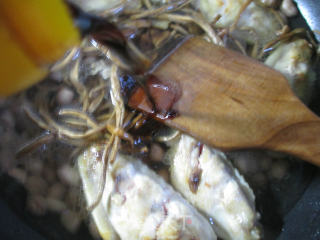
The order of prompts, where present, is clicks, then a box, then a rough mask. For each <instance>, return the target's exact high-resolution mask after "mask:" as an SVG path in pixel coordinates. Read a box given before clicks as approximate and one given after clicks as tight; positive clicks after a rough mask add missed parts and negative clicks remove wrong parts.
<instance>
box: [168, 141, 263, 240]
mask: <svg viewBox="0 0 320 240" xmlns="http://www.w3.org/2000/svg"><path fill="white" fill-rule="evenodd" d="M171 182H172V184H173V186H174V187H175V188H176V189H177V190H178V191H179V192H181V193H182V195H183V196H184V197H185V198H186V199H187V200H188V201H189V202H190V203H191V204H193V205H194V206H195V207H197V208H198V209H199V210H200V211H201V212H203V213H204V214H205V215H206V216H207V217H208V218H210V220H211V223H212V225H213V228H214V230H215V232H216V233H217V235H218V236H219V237H221V238H223V239H233V240H253V239H260V232H259V229H258V227H257V222H258V218H259V215H258V213H256V211H255V197H254V194H253V192H252V190H251V189H250V187H249V185H248V184H247V183H246V181H245V180H244V179H243V177H242V176H241V175H240V174H239V173H238V171H237V170H235V169H234V168H233V167H232V166H231V164H230V163H229V162H228V160H227V159H226V158H225V156H224V154H223V153H221V152H218V151H216V150H213V149H210V148H209V147H207V146H205V145H203V144H199V143H198V142H197V141H196V140H195V139H193V138H191V137H189V136H187V135H182V136H181V139H180V141H179V143H178V144H177V146H176V150H175V152H174V157H173V160H172V165H171Z"/></svg>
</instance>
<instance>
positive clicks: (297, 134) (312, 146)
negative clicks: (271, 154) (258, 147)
mask: <svg viewBox="0 0 320 240" xmlns="http://www.w3.org/2000/svg"><path fill="white" fill-rule="evenodd" d="M264 146H265V147H267V148H268V149H271V150H276V151H281V152H286V153H289V154H292V155H296V156H298V157H300V158H302V159H304V160H306V161H308V162H310V163H313V164H315V165H317V166H320V121H319V119H317V118H315V120H314V121H306V122H301V123H296V124H293V125H291V126H288V127H287V128H285V129H282V130H281V131H280V132H278V133H277V134H275V135H274V136H272V138H270V140H269V141H268V142H266V143H265V144H264Z"/></svg>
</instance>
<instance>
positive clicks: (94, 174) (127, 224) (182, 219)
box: [81, 146, 217, 240]
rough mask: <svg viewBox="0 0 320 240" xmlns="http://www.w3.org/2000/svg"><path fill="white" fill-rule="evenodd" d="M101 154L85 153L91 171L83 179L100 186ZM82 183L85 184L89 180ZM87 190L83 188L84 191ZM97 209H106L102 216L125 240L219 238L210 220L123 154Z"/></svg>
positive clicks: (93, 150) (96, 149)
mask: <svg viewBox="0 0 320 240" xmlns="http://www.w3.org/2000/svg"><path fill="white" fill-rule="evenodd" d="M99 152H101V151H100V150H99V147H98V146H92V147H90V148H89V149H88V150H86V151H85V152H84V153H83V155H85V156H86V157H85V159H86V163H85V164H82V165H83V166H82V167H83V168H84V169H90V170H89V173H88V174H86V175H83V174H82V175H81V177H82V178H83V177H84V178H88V177H89V178H90V182H92V183H95V184H96V186H99V183H100V178H99V176H100V173H101V169H100V168H101V161H99V160H98V158H99V157H101V156H100V154H99ZM82 171H83V170H82ZM85 171H87V170H85ZM82 181H83V183H84V184H85V183H87V182H88V179H82ZM87 189H88V188H86V187H84V191H85V192H86V191H87ZM96 189H98V188H97V187H96ZM88 194H89V195H91V198H94V197H95V196H96V195H97V192H90V193H88V192H86V195H88ZM92 195H93V196H92ZM87 199H88V198H87ZM89 203H90V202H89ZM98 207H99V209H100V210H101V209H102V210H103V211H102V213H103V214H101V212H100V215H103V217H104V219H105V220H106V221H107V223H110V225H111V226H112V229H113V230H114V231H115V232H117V233H118V235H119V238H120V239H122V240H137V239H141V240H149V239H150V240H152V239H158V240H171V239H173V240H174V239H179V240H202V239H203V240H215V239H217V237H216V235H215V233H214V231H213V230H212V228H211V226H210V224H209V222H208V221H207V219H206V218H205V217H203V216H202V215H201V214H200V213H198V211H197V210H196V209H195V208H194V207H193V206H192V205H190V204H189V203H188V202H187V201H186V200H185V199H183V197H182V196H181V195H180V194H179V193H177V192H175V191H174V190H173V188H172V187H171V186H170V185H168V184H167V183H166V182H165V181H164V180H163V179H162V178H161V177H160V176H158V175H157V174H156V173H154V172H153V171H152V170H151V169H149V168H148V167H147V166H145V165H144V164H143V163H142V162H141V161H140V160H137V159H133V158H131V157H129V156H125V155H122V154H118V155H117V159H116V161H115V163H114V164H113V166H112V169H109V171H108V174H107V178H106V187H105V190H104V193H103V197H102V201H101V203H100V204H99V205H98ZM95 211H96V210H94V211H93V214H94V213H95ZM96 219H97V217H96V218H94V220H96ZM100 220H101V216H100ZM104 223H105V222H104ZM96 225H97V227H98V228H99V231H100V232H101V230H100V226H101V224H100V226H99V223H98V222H97V221H96ZM104 228H105V227H104ZM104 239H108V238H104ZM109 239H112V238H109Z"/></svg>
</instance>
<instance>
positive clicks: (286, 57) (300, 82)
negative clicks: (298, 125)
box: [265, 39, 315, 102]
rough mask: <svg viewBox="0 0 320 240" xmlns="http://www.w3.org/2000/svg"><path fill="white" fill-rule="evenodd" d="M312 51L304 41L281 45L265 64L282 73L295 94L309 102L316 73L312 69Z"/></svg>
mask: <svg viewBox="0 0 320 240" xmlns="http://www.w3.org/2000/svg"><path fill="white" fill-rule="evenodd" d="M311 57H312V50H311V47H310V44H309V43H308V42H307V41H306V40H304V39H297V40H295V41H292V42H285V43H281V44H279V45H278V46H277V47H276V48H275V50H274V51H273V52H272V53H271V54H270V55H269V56H268V58H267V59H266V60H265V64H266V65H268V66H269V67H272V68H274V69H275V70H278V71H279V72H281V73H282V74H283V75H284V76H286V78H287V79H288V81H289V84H290V86H291V87H292V89H293V91H294V92H295V94H296V95H297V96H298V97H299V98H300V99H302V100H303V101H304V102H308V100H309V98H310V96H309V95H310V92H311V87H312V84H313V82H314V80H315V73H314V72H313V71H312V69H311V64H310V62H311Z"/></svg>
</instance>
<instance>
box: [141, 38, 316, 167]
mask: <svg viewBox="0 0 320 240" xmlns="http://www.w3.org/2000/svg"><path fill="white" fill-rule="evenodd" d="M153 74H154V75H155V76H156V77H157V78H158V79H160V81H161V82H162V83H164V85H168V86H171V87H173V88H174V89H176V90H177V89H178V91H179V97H178V98H177V99H176V101H175V103H174V104H173V106H172V107H171V109H172V110H174V111H176V112H177V113H178V114H177V117H175V118H172V119H166V120H164V122H165V124H167V125H168V126H171V127H174V128H177V129H179V130H181V131H183V132H186V133H188V134H190V135H192V136H194V137H195V138H197V139H199V140H200V141H202V142H204V143H206V144H208V145H210V146H213V147H216V148H219V149H222V150H233V149H241V148H264V149H270V150H276V151H281V152H286V153H289V154H293V155H296V156H298V157H300V158H302V159H304V160H306V161H309V162H311V163H313V164H315V165H318V166H320V119H319V118H318V117H317V116H316V115H315V114H314V113H312V112H311V111H310V110H309V109H308V108H307V107H306V106H305V105H304V104H303V103H301V102H300V100H299V99H298V98H297V97H296V96H295V95H294V93H293V92H292V91H291V89H290V86H289V84H288V82H287V80H286V79H285V77H284V76H282V75H281V74H280V73H279V72H276V71H274V70H272V69H270V68H268V67H266V66H265V65H263V64H262V63H259V62H257V61H255V60H253V59H251V58H249V57H245V56H243V55H241V54H239V53H237V52H234V51H231V50H228V49H226V48H223V47H219V46H215V45H213V44H210V43H207V42H206V41H204V40H202V39H200V38H191V39H189V40H187V41H186V42H185V43H184V44H182V46H181V47H179V48H178V49H177V50H176V51H175V52H174V53H173V54H171V55H170V56H169V57H168V58H167V59H166V60H165V61H164V62H162V64H160V66H159V67H157V68H156V69H155V70H154V71H153ZM169 97H170V96H169ZM144 110H145V109H144Z"/></svg>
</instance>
